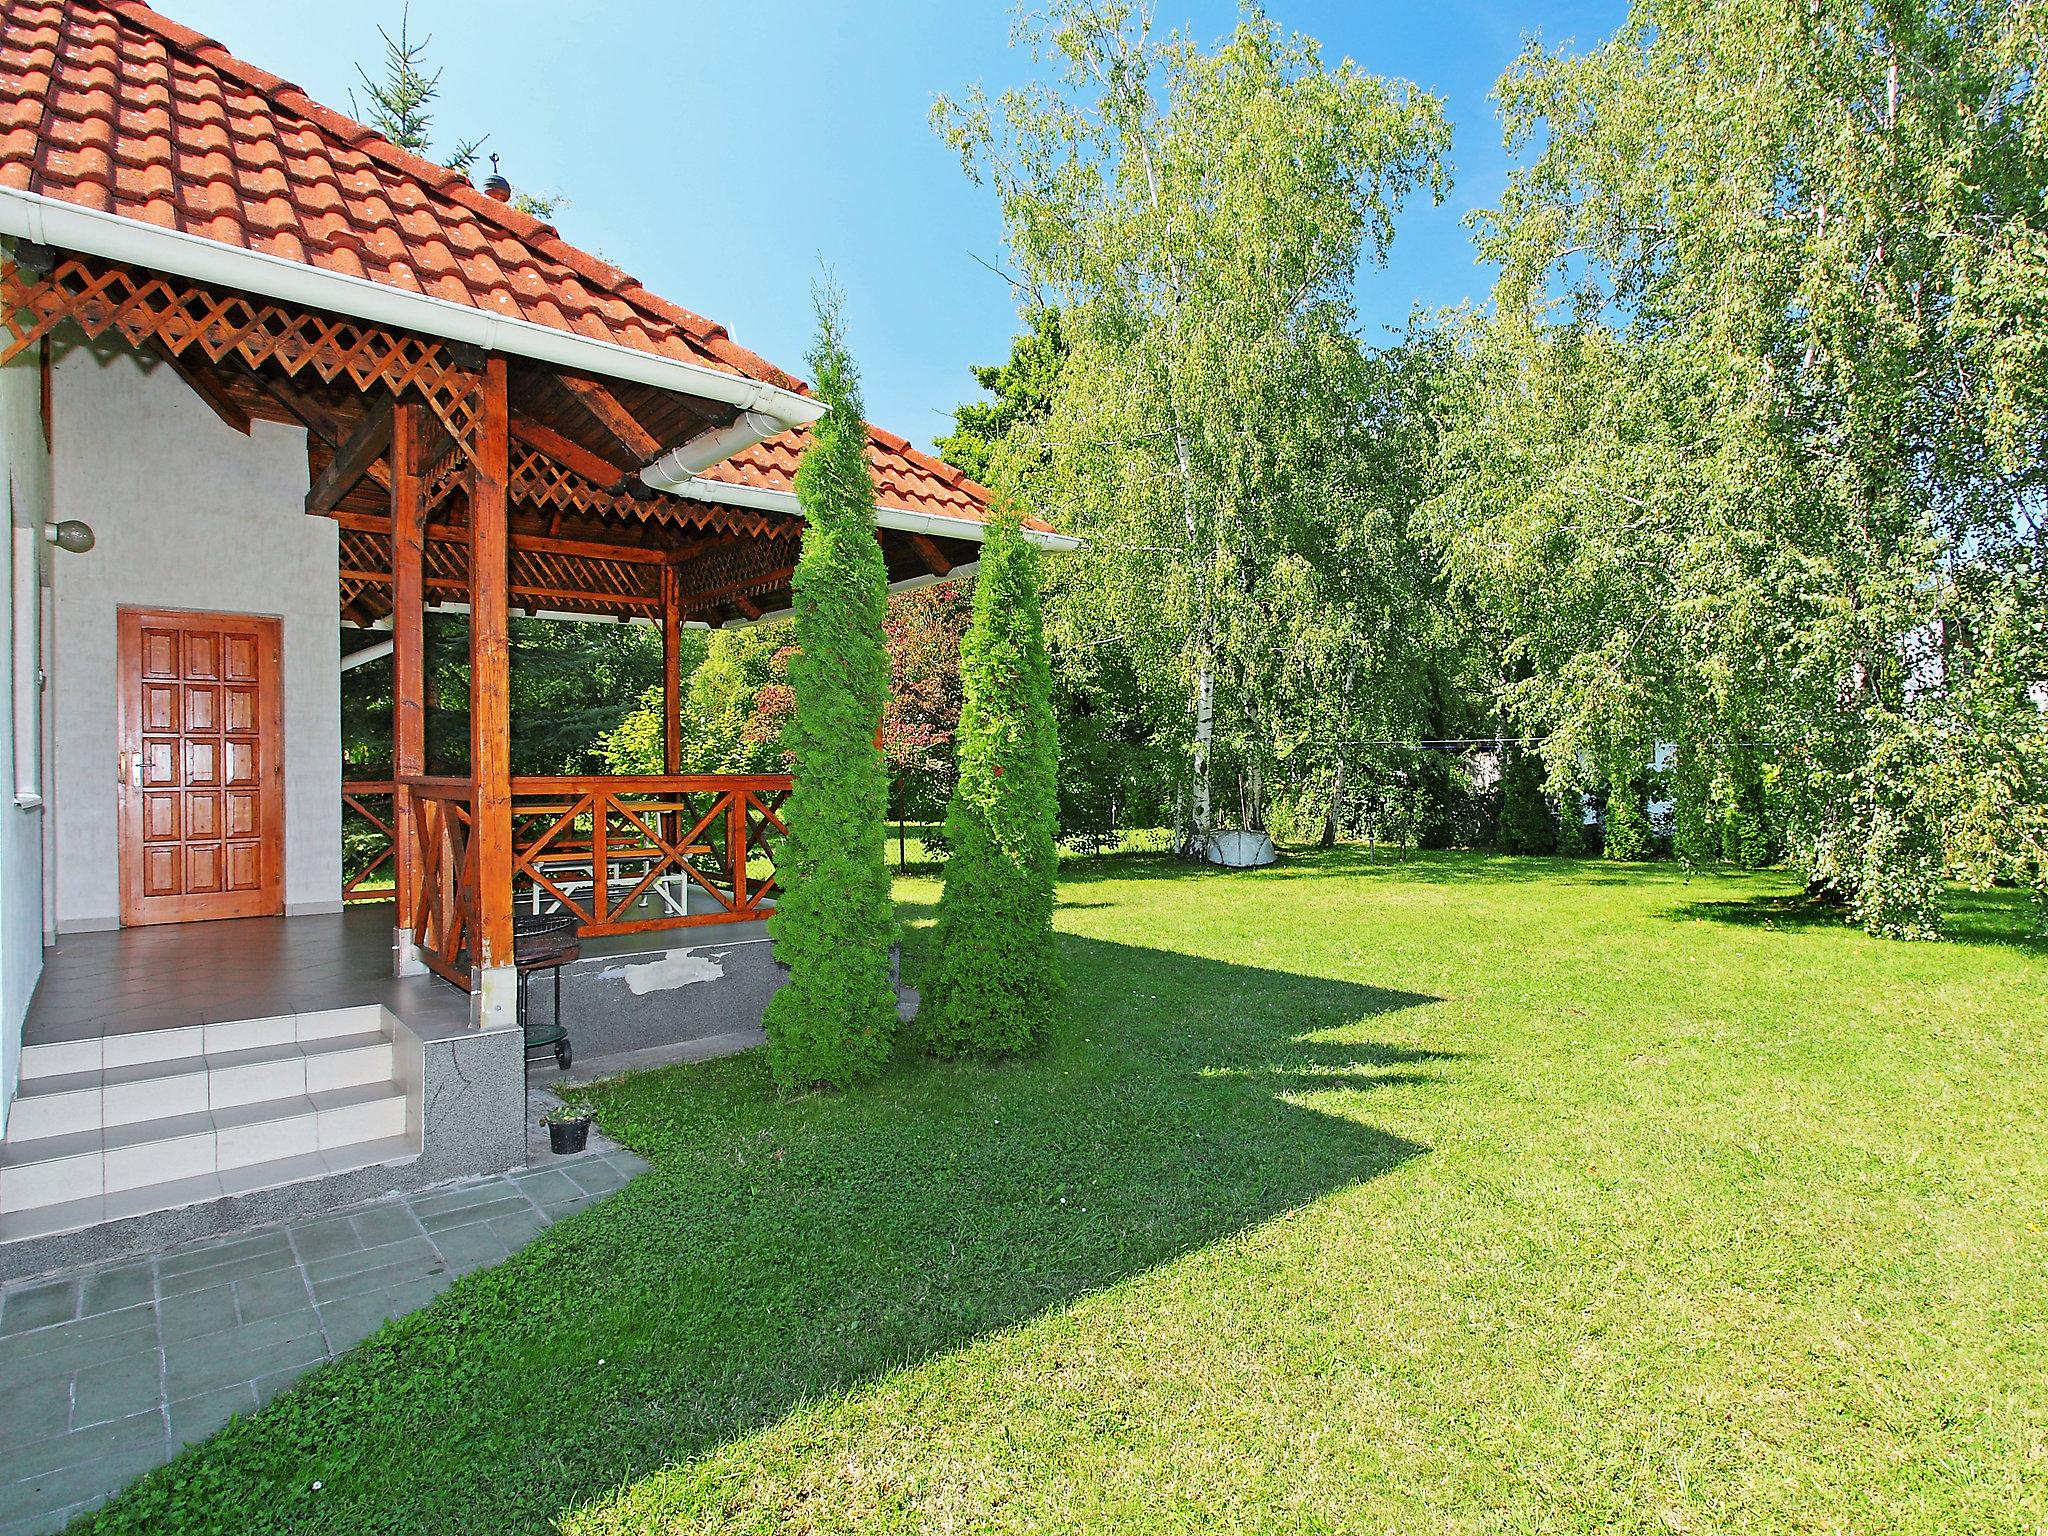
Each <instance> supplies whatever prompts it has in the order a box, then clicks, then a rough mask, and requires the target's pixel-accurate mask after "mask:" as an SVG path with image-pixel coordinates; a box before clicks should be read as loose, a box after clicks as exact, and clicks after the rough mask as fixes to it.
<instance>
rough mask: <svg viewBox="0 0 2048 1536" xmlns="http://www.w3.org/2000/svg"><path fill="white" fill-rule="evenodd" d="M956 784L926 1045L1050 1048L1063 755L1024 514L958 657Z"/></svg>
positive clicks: (993, 566) (966, 1051)
mask: <svg viewBox="0 0 2048 1536" xmlns="http://www.w3.org/2000/svg"><path fill="white" fill-rule="evenodd" d="M960 683H961V693H962V702H961V706H960V729H959V734H958V736H957V737H956V738H955V743H956V751H957V754H958V758H959V769H960V774H959V781H958V784H957V785H956V787H955V789H954V791H953V799H952V803H951V805H950V806H948V807H947V810H946V839H947V842H948V843H949V844H950V845H951V847H952V850H953V852H952V857H951V858H949V859H948V860H947V861H946V883H945V889H944V890H943V892H942V893H941V895H940V897H939V921H938V930H937V933H936V934H935V936H934V947H933V958H932V965H931V970H930V973H929V975H928V977H927V980H926V985H925V991H924V997H923V1001H922V1005H921V1006H920V1008H919V1010H918V1017H917V1033H918V1039H919V1041H920V1043H922V1044H923V1045H924V1047H925V1048H926V1049H927V1050H930V1051H933V1052H935V1053H936V1054H938V1055H941V1056H1004V1055H1012V1054H1015V1053H1017V1052H1021V1051H1027V1050H1030V1049H1032V1048H1034V1047H1036V1046H1038V1045H1040V1044H1041V1043H1043V1041H1044V1039H1045V1036H1046V1032H1047V1031H1048V1029H1050V1027H1051V1025H1052V1022H1053V1019H1054V1016H1055V1015H1056V1014H1057V1013H1058V1011H1059V1008H1060V1005H1061V1002H1062V999H1063V997H1064V995H1065V985H1064V983H1063V981H1062V979H1061V977H1060V968H1059V954H1058V951H1057V949H1056V947H1055V945H1054V941H1053V932H1052V909H1053V876H1054V872H1055V867H1056V864H1057V857H1058V855H1057V849H1056V847H1055V837H1056V834H1057V831H1058V821H1059V787H1058V781H1059V744H1058V740H1057V733H1056V731H1055V728H1054V725H1053V712H1052V669H1051V666H1050V665H1049V664H1048V662H1047V660H1046V654H1045V633H1044V628H1043V624H1042V621H1041V615H1040V609H1039V596H1038V551H1037V550H1036V549H1034V548H1033V547H1032V546H1031V545H1030V544H1029V543H1028V542H1026V540H1025V538H1024V535H1023V530H1022V529H1021V527H1020V526H1019V524H1018V521H1017V518H1016V516H1015V515H1014V514H1013V513H1009V512H998V513H997V515H996V516H995V517H994V518H993V519H992V520H991V521H990V523H989V527H988V532H987V537H986V538H985V540H984V541H983V544H982V549H981V565H980V569H979V571H978V572H977V574H976V576H975V582H974V622H973V624H972V626H971V627H970V628H969V629H968V631H967V636H966V639H965V640H963V641H962V642H961V647H960Z"/></svg>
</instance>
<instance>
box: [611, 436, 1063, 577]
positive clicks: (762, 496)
mask: <svg viewBox="0 0 2048 1536" xmlns="http://www.w3.org/2000/svg"><path fill="white" fill-rule="evenodd" d="M685 446H686V447H687V446H688V445H687V444H686V445H685ZM678 451H680V450H678ZM668 457H671V458H672V457H674V455H673V454H671V455H669V456H668ZM660 462H665V461H658V462H657V463H656V464H650V465H648V466H647V468H645V469H643V470H641V471H640V478H641V479H642V480H645V481H646V482H647V483H648V484H649V485H651V486H653V487H654V488H655V489H656V490H657V491H668V492H671V493H672V494H674V495H677V496H688V497H691V498H693V499H694V500H697V501H717V502H723V503H724V504H725V505H727V506H732V507H752V508H754V509H755V510H756V511H760V512H780V513H783V514H784V515H785V516H788V517H802V516H803V515H804V509H803V504H802V503H801V502H800V501H798V500H797V495H796V492H794V491H778V490H774V489H772V488H770V487H768V486H765V485H734V484H733V483H732V482H731V481H729V480H702V479H699V478H698V477H697V476H696V475H694V474H688V475H676V476H664V477H660V478H657V477H656V475H655V471H656V469H657V468H658V467H659V463H660ZM875 526H876V527H877V528H894V529H897V530H899V531H900V532H903V533H925V534H930V535H931V536H932V537H934V538H940V539H968V540H971V541H972V542H974V543H976V544H979V543H980V542H981V540H982V536H983V534H985V533H986V532H987V525H986V524H983V523H979V522H976V521H975V520H974V519H973V518H971V517H948V516H946V515H945V514H944V513H940V512H913V511H911V510H910V509H909V508H908V507H885V506H880V505H877V506H876V508H875ZM1024 537H1025V539H1026V540H1028V541H1029V542H1030V543H1033V544H1036V545H1037V546H1038V547H1039V548H1040V549H1050V550H1059V551H1065V550H1070V549H1079V548H1080V547H1081V541H1080V540H1079V539H1077V538H1074V537H1072V536H1071V535H1069V534H1064V533H1047V532H1045V531H1044V530H1043V529H1039V528H1026V529H1025V530H1024ZM954 569H956V570H957V569H959V567H957V566H956V567H955V568H954Z"/></svg>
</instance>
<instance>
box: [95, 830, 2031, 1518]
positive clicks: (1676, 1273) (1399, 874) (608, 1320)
mask: <svg viewBox="0 0 2048 1536" xmlns="http://www.w3.org/2000/svg"><path fill="white" fill-rule="evenodd" d="M1062 877H1063V878H1062V897H1063V903H1062V907H1061V912H1060V918H1059V922H1060V927H1061V930H1062V932H1063V934H1064V936H1065V938H1064V952H1065V956H1066V962H1067V968H1068V973H1069V976H1070V978H1071V981H1072V985H1073V1017H1072V1020H1071V1022H1070V1023H1069V1024H1068V1025H1067V1027H1066V1028H1064V1029H1063V1030H1062V1031H1061V1032H1060V1034H1059V1036H1058V1038H1057V1040H1056V1041H1055V1043H1054V1045H1053V1047H1052V1049H1051V1050H1050V1051H1049V1052H1048V1053H1047V1054H1046V1056H1044V1057H1043V1058H1042V1059H1039V1060H1036V1061H1032V1062H1029V1063H1024V1064H1018V1065H1011V1066H1003V1067H993V1068H984V1067H960V1066H940V1065H933V1064H929V1063H923V1062H916V1061H911V1060H905V1061H904V1062H902V1063H900V1064H899V1065H898V1067H897V1068H896V1069H895V1070H894V1071H893V1072H892V1074H891V1075H890V1076H889V1077H887V1078H886V1079H885V1080H884V1081H883V1082H881V1083H880V1084H878V1085H876V1086H874V1087H872V1088H870V1089H867V1090H864V1091H860V1092H856V1093H852V1094H848V1095H846V1096H844V1097H837V1098H812V1099H807V1100H803V1101H799V1102H794V1103H778V1102H777V1101H776V1099H775V1097H774V1096H773V1094H772V1093H771V1091H770V1089H769V1087H768V1084H767V1080H766V1076H765V1073H764V1071H763V1066H762V1063H761V1062H760V1061H759V1060H758V1059H757V1056H749V1057H743V1058H739V1059H736V1060H731V1061H726V1062H720V1063H714V1064H711V1065H708V1066H702V1067H691V1068H679V1069H675V1070H671V1071H665V1072H659V1073H650V1074H645V1075H642V1076H640V1077H638V1078H635V1079H631V1080H628V1081H625V1082H622V1083H620V1084H618V1085H616V1086H615V1087H613V1088H611V1089H610V1090H608V1091H606V1092H605V1093H604V1094H603V1095H602V1097H601V1099H600V1104H601V1109H602V1116H603V1123H604V1125H605V1127H606V1129H607V1130H609V1131H610V1132H612V1133H613V1134H614V1135H616V1136H619V1137H620V1138H622V1139H624V1140H625V1141H627V1142H629V1143H630V1144H632V1145H633V1146H635V1147H637V1148H638V1149H639V1150H641V1151H642V1152H644V1153H645V1154H646V1155H648V1156H649V1157H651V1158H652V1159H653V1160H654V1162H655V1164H656V1167H655V1171H654V1172H652V1173H651V1174H648V1175H647V1176H645V1177H643V1178H642V1179H641V1180H639V1181H638V1182H637V1183H636V1184H634V1185H633V1186H631V1187H629V1188H628V1189H627V1190H625V1191H624V1192H622V1193H621V1194H619V1195H617V1196H615V1197H614V1198H613V1199H611V1200H609V1201H607V1202H605V1203H603V1204H601V1205H599V1206H597V1207H594V1208H593V1209H591V1210H590V1211H588V1212H586V1213H584V1214H583V1215H580V1216H578V1217H575V1218H573V1219H571V1220H569V1221H567V1222H564V1223H563V1224H562V1225H560V1226H559V1227H557V1228H555V1229H553V1230H552V1231H550V1232H549V1233H548V1234H546V1235H545V1236H544V1237H542V1238H541V1239H540V1241H539V1242H538V1243H536V1244H535V1246H534V1247H533V1248H532V1249H530V1250H528V1251H527V1252H526V1253H525V1254H523V1255H521V1256H520V1257H518V1258H516V1259H515V1260H513V1261H512V1262H511V1263H509V1264H507V1265H505V1266H503V1267H501V1268H500V1269H498V1270H494V1271H490V1272H486V1273H484V1274H480V1275H477V1276H474V1277H472V1278H470V1279H468V1280H465V1281H463V1282H462V1283H460V1284H459V1285H457V1286H456V1287H455V1289H454V1290H453V1291H451V1292H450V1293H449V1294H448V1295H447V1296H446V1297H444V1298H443V1299H442V1300H441V1301H440V1302H439V1303H437V1304H436V1305H435V1306H434V1307H432V1308H430V1309H429V1310H428V1311H426V1312H425V1313H422V1314H420V1315H418V1316H416V1317H413V1318H410V1319H407V1320H404V1321H403V1322H401V1323H399V1324H396V1325H394V1326H392V1327H390V1328H389V1329H387V1330H386V1331H385V1332H384V1333H382V1334H380V1335H379V1336H378V1337H377V1339H375V1340H373V1341H372V1342H371V1343H370V1344H369V1345H367V1346H365V1347H364V1348H363V1349H362V1350H360V1351H358V1352H357V1353H356V1354H355V1355H353V1356H351V1357H349V1358H348V1359H346V1360H344V1361H343V1362H341V1363H340V1364H338V1365H336V1366H333V1367H330V1368H328V1369H327V1370H325V1371H323V1372H321V1373H320V1374H319V1375H317V1376H316V1377H314V1378H312V1379H311V1380H310V1381H309V1383H308V1384H307V1385H306V1386H305V1387H303V1388H302V1389H301V1390H299V1391H297V1392H295V1393H292V1394H290V1395H288V1396H286V1397H284V1398H282V1399H280V1400H279V1401H278V1402H276V1403H275V1404H273V1405H272V1407H271V1408H270V1409H269V1410H267V1411H266V1412H265V1413H263V1414H262V1415H260V1416H258V1417H257V1418H256V1419H254V1420H252V1421H250V1422H247V1423H240V1424H235V1425H232V1426H230V1427H229V1428H228V1429H227V1430H225V1431H223V1432H222V1433H221V1435H220V1436H218V1437H217V1438H216V1439H215V1440H213V1441H212V1442H210V1443H209V1444H207V1445H206V1446H204V1447H201V1448H200V1449H198V1450H197V1451H196V1452H194V1453H192V1454H189V1455H187V1456H186V1457H185V1458H184V1459H183V1460H181V1461H180V1462H178V1463H176V1464H174V1465H173V1466H172V1467H171V1468H169V1469H166V1471H165V1472H163V1473H160V1474H157V1475H156V1476H155V1477H153V1478H151V1479H148V1480H146V1481H145V1482H144V1483H143V1484H141V1485H139V1486H138V1488H137V1489H135V1490H132V1491H131V1492H130V1493H129V1494H128V1495H126V1496H124V1498H123V1499H122V1500H121V1501H119V1502H117V1503H116V1504H115V1505H114V1506H113V1507H112V1508H111V1509H110V1510H108V1511H107V1512H105V1513H104V1514H103V1515H102V1516H101V1518H100V1519H99V1520H98V1522H97V1524H96V1526H95V1527H94V1528H95V1529H101V1530H108V1531H115V1530H119V1531H131V1530H132V1531H144V1530H146V1531H149V1532H152V1533H155V1536H167V1533H173V1532H178V1531H184V1530H188V1529H189V1530H202V1529H207V1530H211V1529H219V1530H234V1531H244V1530H273V1529H289V1530H295V1531H296V1530H309V1531H310V1530H318V1531H332V1532H347V1533H363V1532H405V1533H415V1532H420V1533H424V1532H433V1533H445V1532H478V1533H492V1536H498V1533H504V1532H513V1531H526V1530H546V1529H549V1528H550V1526H551V1525H553V1524H559V1526H560V1527H561V1528H562V1529H564V1530H567V1531H570V1532H574V1533H579V1536H596V1533H613V1532H647V1531H664V1532H668V1531H674V1532H682V1531H691V1532H696V1531H758V1532H769V1531H778V1532H782V1531H805V1532H808V1531H838V1530H851V1529H855V1528H858V1529H862V1530H881V1531H897V1530H912V1529H916V1530H929V1531H949V1532H950V1531H960V1532H982V1531H1007V1530H1041V1531H1066V1530H1075V1529H1092V1530H1115V1531H1130V1530H1143V1531H1152V1530H1158V1531H1187V1532H1201V1531H1213V1530H1221V1529H1235V1530H1264V1531H1273V1532H1296V1531H1312V1532H1313V1531H1338V1530H1343V1531H1360V1532H1381V1531H1394V1532H1420V1531H1429V1532H1438V1531H1453V1532H1495V1531H1501V1532H1510V1531H1512V1532H1520V1531H1545V1532H1549V1531H1591V1530H1642V1531H1653V1532H1660V1533H1668V1532H1692V1531H1709V1530H1719V1531H1731V1532H1755V1531H1768V1530H1799V1531H1825V1532H1849V1531H1857V1532H1873V1531H1893V1530H1899V1531H1925V1532H1943V1533H1953V1532H1965V1531H1969V1532H1976V1531H2013V1532H2022V1531H2024V1532H2035V1533H2038V1532H2040V1531H2041V1530H2042V1529H2043V1528H2044V1525H2048V1231H2044V1228H2048V1210H2044V1201H2048V1041H2044V1030H2043V1021H2044V1015H2048V946H2044V945H2042V944H2040V943H2036V942H2029V941H2026V940H2024V939H2022V938H2021V937H2020V934H2021V932H2022V931H2023V913H2022V912H2021V910H2020V908H2019V906H2018V905H2017V904H2016V903H2010V902H2005V901H2003V900H2002V899H1999V898H1985V897H1975V898H1965V899H1964V900H1965V908H1964V922H1963V923H1962V925H1961V928H1960V935H1959V937H1958V939H1957V940H1956V941H1955V942H1951V943H1947V944H1941V945H1918V946H1914V945H1901V944H1892V943H1885V942H1882V941H1878V940H1873V939H1869V938H1866V937H1864V936H1862V935H1861V934H1858V933H1856V932H1853V931H1851V930H1849V929H1847V928H1845V927H1842V926H1840V925H1839V924H1838V923H1837V922H1836V921H1835V920H1834V919H1833V918H1831V917H1826V916H1815V915H1813V914H1810V913H1808V912H1806V911H1805V910H1803V909H1802V908H1801V907H1800V906H1799V905H1798V903H1796V902H1794V901H1792V900H1790V899H1789V898H1788V896H1787V892H1788V891H1789V890H1790V885H1789V882H1788V881H1787V880H1786V879H1785V878H1784V877H1782V876H1776V875H1773V876H1758V877H1740V876H1722V875H1700V876H1695V877H1693V878H1692V879H1691V880H1690V881H1688V880H1686V879H1685V878H1684V877H1683V875H1682V874H1681V873H1680V872H1679V871H1678V870H1676V869H1674V868H1671V867H1669V866H1656V867H1647V868H1642V869H1629V870H1623V869H1618V868H1615V867H1613V866H1602V865H1600V864H1597V863H1589V864H1572V863H1566V862H1561V861H1547V860H1508V859H1491V858H1484V857H1477V856H1468V855H1434V856H1418V857H1417V858H1416V859H1414V860H1412V861H1410V862H1407V863H1392V864H1389V863H1381V864H1377V865H1375V864H1371V863H1368V862H1367V861H1366V860H1365V858H1364V857H1363V855H1362V854H1359V853H1356V852H1353V851H1350V850H1339V851H1336V852H1333V853H1328V854H1311V855H1303V856H1297V857H1294V858H1290V859H1289V860H1288V861H1287V862H1285V863H1284V864H1282V865H1280V866H1277V867H1275V868H1273V869H1271V870H1267V871H1263V872H1260V873H1255V874H1236V875H1225V874H1220V873H1207V872H1195V871H1190V870H1186V869H1183V868H1181V867H1178V866H1176V865H1174V864H1172V863H1171V862H1169V861H1166V860H1160V859H1117V860H1104V861H1098V862H1091V863H1080V864H1069V865H1068V866H1066V867H1065V868H1064V869H1063V871H1062ZM936 889H937V888H936V885H935V883H934V882H933V881H931V880H929V879H912V880H906V881H904V882H903V883H902V884H901V885H900V886H899V888H898V895H899V899H900V901H901V903H902V911H903V915H904V917H905V919H906V921H907V922H908V923H910V924H911V925H912V929H911V932H910V935H909V947H910V950H911V963H912V966H913V974H914V966H915V962H916V959H917V953H918V947H919V945H920V944H921V943H922V942H923V940H924V938H925V936H926V934H927V932H928V929H929V923H930V919H931V916H932V903H933V901H934V899H935V896H936ZM757 1054H758V1053H757ZM316 1480H317V1482H318V1483H319V1489H318V1491H317V1492H316V1491H314V1489H313V1485H314V1484H315V1482H316Z"/></svg>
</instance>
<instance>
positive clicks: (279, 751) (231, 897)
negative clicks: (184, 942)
mask: <svg viewBox="0 0 2048 1536" xmlns="http://www.w3.org/2000/svg"><path fill="white" fill-rule="evenodd" d="M120 625H121V639H120V651H119V659H118V661H117V667H118V669H119V685H120V695H121V740H120V748H121V760H120V774H121V781H120V814H121V921H122V923H123V924H124V925H133V924H137V923H183V922H194V921H197V920H199V919H202V918H214V917H264V916H270V915H274V914H276V913H279V912H282V911H283V910H284V689H283V684H282V680H281V672H280V662H281V647H282V631H281V628H280V625H279V623H278V621H277V620H276V619H262V618H251V617H248V616H246V615H243V614H234V613H179V612H164V611H159V610H155V609H143V608H124V609H122V610H121V616H120Z"/></svg>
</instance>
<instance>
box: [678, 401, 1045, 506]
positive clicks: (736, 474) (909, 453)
mask: <svg viewBox="0 0 2048 1536" xmlns="http://www.w3.org/2000/svg"><path fill="white" fill-rule="evenodd" d="M810 441H811V435H810V429H809V428H808V427H798V428H796V429H795V430H794V431H791V432H784V433H782V434H781V435H780V436H777V437H771V438H769V439H768V441H767V442H765V443H758V444H756V445H755V446H754V447H752V448H748V449H744V450H742V451H741V452H739V453H736V454H734V455H733V456H732V457H731V458H729V459H727V460H726V461H725V462H724V463H722V464H714V465H713V466H712V467H711V468H709V469H707V470H705V471H704V472H703V474H702V475H701V476H700V477H699V478H700V479H704V480H722V481H724V482H726V483H727V484H729V485H754V486H761V487H763V488H765V489H769V490H788V489H789V488H790V487H791V485H793V484H794V483H795V480H796V465H797V460H798V459H800V458H802V457H803V453H804V449H805V448H807V447H809V446H810ZM868 468H869V469H870V470H872V471H873V472H874V476H875V504H876V505H877V506H881V507H892V508H899V509H901V510H903V511H906V512H928V513H931V514H933V515H935V516H938V517H964V518H970V519H972V520H973V521H975V522H981V521H983V520H985V519H986V518H987V517H988V506H989V501H990V499H991V498H990V493H989V491H988V490H987V489H986V488H985V487H983V486H981V485H979V484H977V483H976V482H974V481H973V480H970V479H969V478H968V477H967V476H966V475H964V474H962V473H961V472H960V471H959V470H957V469H955V468H954V467H953V466H952V465H950V464H948V463H946V462H945V460H943V459H935V458H933V457H932V456H931V455H930V454H928V453H920V452H919V451H918V450H917V449H915V448H913V447H911V446H910V443H909V441H908V439H905V438H901V437H898V436H897V435H896V434H895V433H894V432H884V431H883V430H882V429H881V428H880V427H877V426H875V425H873V424H872V423H871V424H870V425H869V427H868ZM685 494H687V493H685ZM1024 525H1025V526H1026V527H1027V528H1036V529H1038V530H1040V531H1041V532H1044V533H1050V532H1052V531H1053V527H1052V524H1050V523H1047V522H1042V521H1040V520H1039V519H1038V518H1035V517H1027V518H1026V519H1024Z"/></svg>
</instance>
